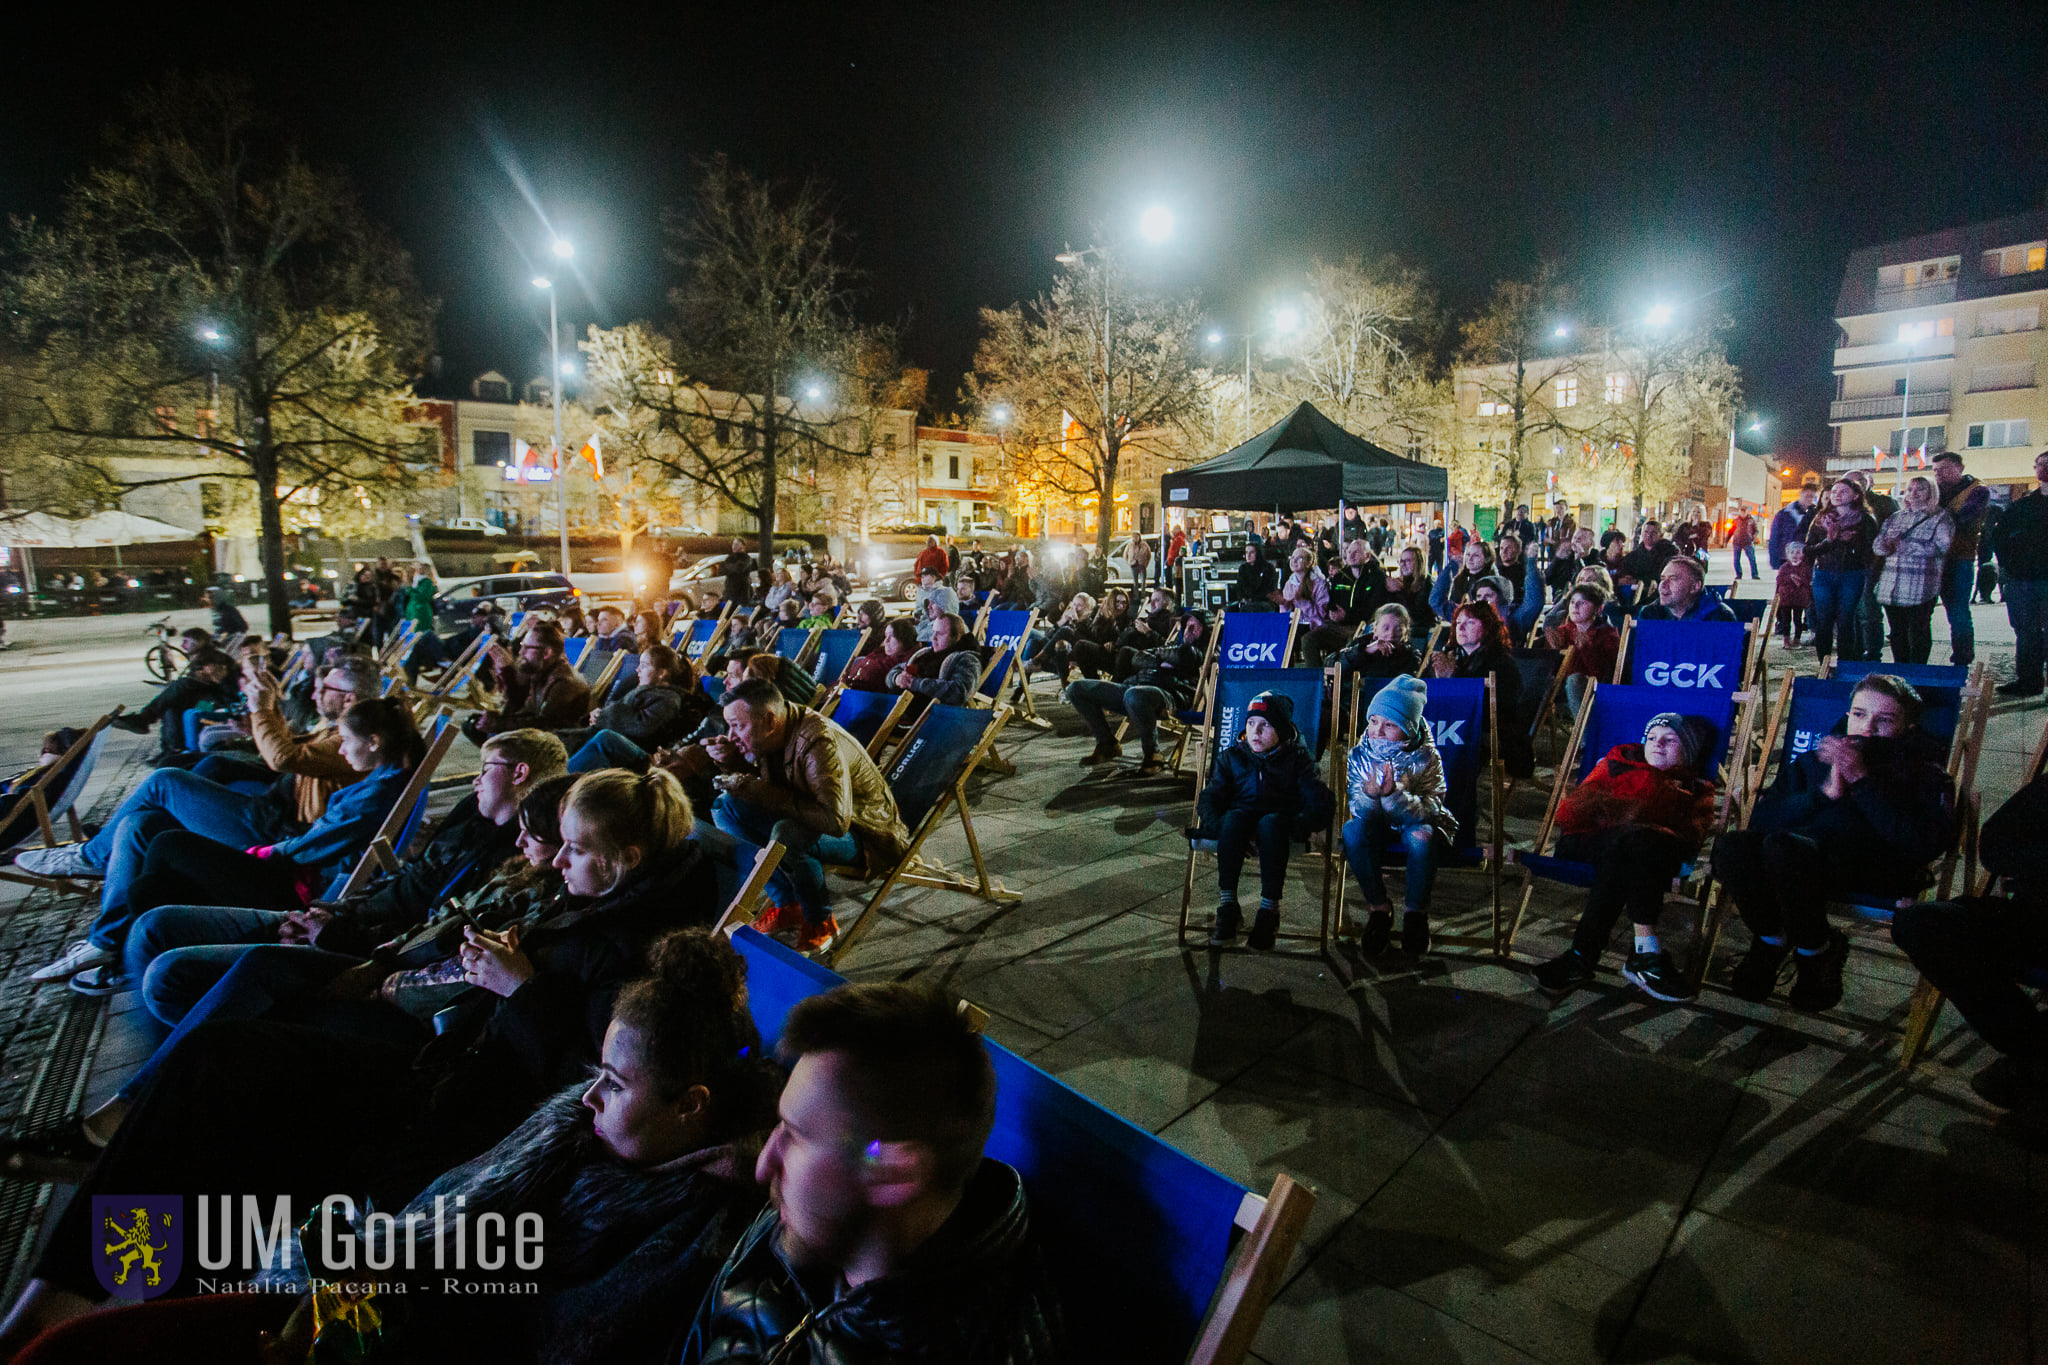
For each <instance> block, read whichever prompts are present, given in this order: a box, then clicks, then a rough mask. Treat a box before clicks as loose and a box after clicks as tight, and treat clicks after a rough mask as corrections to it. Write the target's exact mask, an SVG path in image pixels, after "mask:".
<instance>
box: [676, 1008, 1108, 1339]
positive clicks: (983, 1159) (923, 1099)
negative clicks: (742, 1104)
mask: <svg viewBox="0 0 2048 1365" xmlns="http://www.w3.org/2000/svg"><path fill="white" fill-rule="evenodd" d="M777 1050H778V1054H779V1055H780V1057H781V1058H782V1060H783V1061H784V1062H786V1063H787V1064H789V1066H790V1067H791V1071H790V1077H789V1082H788V1084H787V1085H785V1086H784V1087H783V1091H782V1097H781V1101H780V1112H781V1120H782V1121H781V1122H780V1123H779V1124H778V1125H777V1126H776V1127H775V1129H774V1131H773V1132H771V1133H770V1134H769V1135H768V1141H767V1144H766V1145H765V1146H764V1147H763V1148H762V1149H761V1155H760V1157H759V1159H758V1160H757V1161H756V1162H755V1163H754V1178H755V1180H756V1181H757V1182H759V1183H760V1184H761V1185H763V1186H765V1187H766V1188H767V1190H768V1199H769V1207H768V1208H767V1209H765V1210H763V1211H762V1213H761V1216H760V1217H759V1218H757V1219H755V1220H754V1225H753V1226H752V1227H750V1228H749V1229H747V1232H746V1235H745V1236H743V1237H741V1238H740V1242H739V1245H738V1246H737V1247H735V1248H734V1249H733V1252H732V1254H731V1255H730V1256H729V1257H727V1258H726V1262H725V1265H724V1266H723V1268H721V1269H720V1270H719V1272H718V1276H717V1278H716V1279H715V1280H713V1281H712V1285H711V1290H710V1292H709V1293H708V1294H706V1295H705V1297H704V1301H703V1304H702V1305H701V1306H700V1307H699V1309H698V1311H697V1318H696V1321H695V1322H694V1323H693V1324H692V1326H691V1329H690V1334H689V1337H688V1339H687V1340H686V1341H685V1342H684V1345H683V1354H682V1362H683V1365H740V1363H741V1362H746V1363H747V1365H755V1363H756V1362H766V1361H768V1360H770V1359H771V1358H772V1359H774V1360H776V1361H778V1362H781V1365H823V1363H824V1362H828V1361H829V1362H854V1361H874V1362H881V1361H885V1360H899V1361H909V1360H928V1361H945V1362H947V1365H1023V1363H1024V1362H1050V1361H1055V1360H1064V1359H1067V1358H1068V1352H1067V1350H1066V1345H1065V1342H1064V1341H1063V1340H1062V1336H1063V1333H1062V1329H1061V1327H1060V1314H1059V1308H1058V1305H1057V1302H1056V1300H1055V1299H1054V1296H1053V1291H1052V1287H1051V1284H1050V1282H1049V1280H1048V1278H1047V1276H1046V1273H1045V1269H1044V1264H1043V1261H1042V1260H1041V1258H1040V1256H1039V1253H1038V1249H1037V1247H1036V1246H1035V1244H1034V1243H1033V1241H1032V1238H1031V1233H1030V1220H1029V1211H1028V1205H1027V1201H1026V1199H1025V1194H1024V1182H1023V1180H1022V1179H1021V1178H1020V1177H1019V1176H1018V1174H1017V1172H1016V1171H1015V1170H1013V1169H1012V1168H1010V1167H1009V1166H1007V1165H1005V1164H1004V1163H1002V1162H1000V1161H997V1160H994V1159H993V1158H990V1157H987V1156H984V1155H983V1154H982V1149H983V1148H984V1147H985V1146H986V1145H987V1143H988V1136H989V1132H990V1130H991V1129H992V1128H993V1127H994V1126H995V1103H996V1076H995V1069H994V1066H993V1064H992V1063H991V1062H990V1060H989V1056H988V1050H987V1048H986V1047H985V1046H984V1045H983V1044H982V1041H981V1039H980V1037H979V1036H978V1035H976V1034H975V1032H974V1030H973V1028H972V1026H971V1025H970V1024H969V1023H968V1022H967V1021H966V1020H965V1019H964V1018H962V1016H961V1014H960V1010H959V1006H958V1003H957V1002H956V1001H954V1000H953V999H951V998H950V997H948V996H946V995H944V994H942V993H941V992H939V991H938V990H937V989H936V988H934V987H931V986H928V985H923V984H912V983H898V982H876V983H868V984H862V985H856V986H841V987H839V988H838V989H836V990H832V991H827V992H825V993H824V994H822V995H813V996H810V997H808V998H807V999H804V1000H800V1001H798V1002H797V1004H796V1006H795V1007H794V1008H793V1009H791V1010H790V1012H789V1019H788V1021H787V1022H786V1023H785V1024H784V1025H783V1030H782V1037H781V1039H780V1040H779V1041H778V1043H777Z"/></svg>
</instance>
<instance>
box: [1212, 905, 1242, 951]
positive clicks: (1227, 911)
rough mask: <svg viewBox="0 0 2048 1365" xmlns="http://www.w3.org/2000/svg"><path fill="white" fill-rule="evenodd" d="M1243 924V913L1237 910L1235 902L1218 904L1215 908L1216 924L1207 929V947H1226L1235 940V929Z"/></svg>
mask: <svg viewBox="0 0 2048 1365" xmlns="http://www.w3.org/2000/svg"><path fill="white" fill-rule="evenodd" d="M1243 923H1244V911H1242V910H1240V909H1238V907H1237V902H1236V901H1234V900H1227V901H1224V902H1222V903H1221V904H1219V905H1218V906H1217V907H1216V922H1215V923H1214V924H1213V925H1211V926H1210V928H1209V946H1210V947H1211V948H1222V947H1227V946H1228V945H1229V944H1230V943H1231V942H1233V941H1234V940H1235V939H1236V938H1237V927H1238V926H1239V925H1240V924H1243Z"/></svg>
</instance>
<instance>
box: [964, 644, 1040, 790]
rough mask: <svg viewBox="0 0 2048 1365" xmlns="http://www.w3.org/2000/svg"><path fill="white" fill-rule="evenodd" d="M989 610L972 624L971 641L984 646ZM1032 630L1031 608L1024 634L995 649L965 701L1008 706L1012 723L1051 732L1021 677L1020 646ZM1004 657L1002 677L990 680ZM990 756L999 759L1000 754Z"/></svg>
mask: <svg viewBox="0 0 2048 1365" xmlns="http://www.w3.org/2000/svg"><path fill="white" fill-rule="evenodd" d="M993 610H994V608H993V604H991V605H990V606H988V607H984V608H983V609H982V612H981V619H980V620H979V621H977V622H975V627H974V638H975V639H977V640H980V641H982V642H983V643H984V644H986V643H987V641H988V618H989V617H990V615H992V614H993ZM1036 629H1038V608H1036V607H1033V608H1031V610H1030V612H1029V614H1028V615H1027V616H1026V617H1025V618H1024V633H1023V634H1022V635H1021V636H1019V637H1018V639H1017V643H1016V644H1014V645H1005V646H1003V648H1002V649H999V650H997V651H996V654H995V657H994V658H992V659H990V660H989V661H988V665H987V667H985V668H983V669H982V671H981V680H980V681H979V682H977V683H976V684H975V685H974V695H973V696H971V697H969V698H968V699H967V704H968V705H969V706H978V707H984V708H986V707H990V706H1001V705H1005V704H1007V705H1008V706H1009V707H1010V713H1011V714H1010V718H1011V719H1012V720H1014V721H1019V722H1022V723H1023V724H1025V725H1029V726H1030V727H1031V728H1032V729H1034V730H1050V729H1052V722H1051V721H1049V720H1047V719H1046V718H1045V717H1043V716H1041V715H1039V714H1038V707H1037V706H1036V705H1034V704H1033V703H1032V700H1031V679H1030V678H1028V677H1026V676H1025V674H1024V646H1025V645H1027V644H1029V643H1030V642H1031V632H1032V631H1034V630H1036ZM1004 654H1008V655H1009V656H1010V661H1009V666H1008V667H1005V668H1003V669H1002V674H1003V675H1002V676H1001V677H1000V678H998V677H994V676H993V675H994V673H995V672H996V670H997V669H998V667H1001V666H1002V663H1003V655H1004ZM1013 686H1014V691H1013V692H1012V695H1011V696H1010V697H1008V698H1005V697H1004V696H1003V693H1004V692H1006V691H1012V688H1013ZM991 756H992V757H1000V755H991ZM1003 763H1004V764H1005V765H1008V763H1009V761H1008V760H1007V759H1004V760H1003ZM1011 771H1012V772H1013V773H1014V772H1015V768H1014V766H1013V765H1011Z"/></svg>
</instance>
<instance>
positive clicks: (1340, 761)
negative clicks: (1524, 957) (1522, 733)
mask: <svg viewBox="0 0 2048 1365" xmlns="http://www.w3.org/2000/svg"><path fill="white" fill-rule="evenodd" d="M1386 683H1387V680H1385V679H1379V678H1356V677H1355V678H1353V679H1352V680H1351V690H1350V695H1349V697H1348V699H1347V701H1346V704H1345V705H1344V706H1343V708H1342V709H1341V712H1340V718H1339V721H1338V723H1337V725H1336V735H1335V737H1334V739H1333V742H1332V743H1331V745H1330V767H1329V777H1328V781H1329V783H1330V790H1332V791H1333V792H1335V793H1336V795H1337V813H1336V817H1335V819H1334V821H1333V822H1332V832H1331V836H1330V838H1329V840H1328V841H1327V843H1326V846H1325V848H1324V850H1323V900H1324V903H1325V905H1326V906H1327V905H1328V904H1329V903H1330V901H1331V895H1330V892H1331V888H1332V887H1333V886H1334V887H1335V889H1336V897H1335V911H1334V918H1333V919H1332V923H1333V924H1335V925H1339V926H1341V925H1342V924H1343V920H1344V898H1345V896H1347V895H1348V894H1349V893H1350V889H1351V877H1350V869H1349V868H1348V867H1347V866H1346V865H1345V861H1344V849H1343V843H1342V840H1341V839H1340V838H1339V837H1338V833H1337V832H1338V831H1341V830H1342V829H1343V828H1344V824H1345V822H1346V821H1347V820H1349V819H1350V818H1351V790H1350V780H1349V778H1350V774H1349V767H1350V762H1351V749H1352V747H1353V746H1354V745H1356V744H1357V743H1358V735H1359V731H1360V730H1361V729H1362V728H1363V726H1364V721H1365V712H1366V708H1367V707H1368V706H1370V705H1371V703H1372V698H1373V696H1374V695H1375V694H1377V692H1378V690H1379V689H1380V688H1381V687H1384V686H1386ZM1422 685H1423V687H1424V689H1425V691H1424V694H1423V701H1422V718H1423V720H1424V721H1426V722H1427V723H1428V725H1429V731H1430V738H1431V740H1432V741H1433V742H1434V743H1435V744H1436V750H1437V756H1438V757H1439V758H1440V759H1442V761H1443V766H1444V789H1445V795H1446V796H1447V797H1448V798H1449V800H1448V801H1447V802H1446V803H1445V804H1447V805H1448V806H1449V807H1450V808H1451V815H1452V817H1453V818H1454V819H1455V820H1456V821H1457V823H1458V832H1457V835H1456V837H1455V838H1454V839H1453V840H1452V841H1451V847H1450V848H1448V849H1442V848H1440V849H1439V850H1438V854H1437V869H1438V871H1439V872H1448V871H1461V870H1462V871H1473V872H1479V873H1482V874H1484V875H1485V877H1486V879H1487V884H1488V892H1489V895H1490V898H1491V905H1492V922H1491V925H1490V926H1489V928H1488V931H1487V932H1486V933H1485V934H1483V935H1482V934H1443V933H1439V932H1436V931H1434V930H1432V932H1431V935H1430V943H1431V946H1432V947H1437V946H1443V947H1453V948H1483V949H1485V950H1486V951H1488V952H1491V953H1500V952H1504V951H1505V949H1504V948H1503V946H1502V937H1501V909H1500V873H1501V861H1502V859H1501V821H1500V816H1501V810H1502V808H1503V804H1504V802H1505V799H1506V798H1505V795H1504V787H1503V776H1502V774H1503V768H1502V766H1501V759H1500V745H1499V743H1498V742H1497V740H1498V727H1499V725H1500V722H1501V717H1500V716H1499V714H1498V711H1499V700H1498V694H1497V692H1496V691H1495V689H1494V687H1493V685H1492V680H1491V679H1489V678H1431V677H1424V678H1423V680H1422ZM1368 687H1370V688H1371V691H1368V690H1366V689H1367V688H1368ZM1482 797H1483V798H1485V802H1486V812H1487V813H1486V815H1485V817H1484V824H1483V825H1482V822H1481V816H1480V811H1479V807H1480V802H1481V798H1482ZM1406 864H1407V854H1406V852H1405V851H1404V850H1403V849H1402V848H1401V847H1400V845H1399V844H1398V843H1396V844H1394V845H1393V846H1392V847H1390V848H1388V849H1387V851H1386V854H1385V865H1386V866H1387V867H1390V868H1391V867H1403V866H1405V865H1406ZM1330 913H1331V912H1330V911H1329V910H1326V911H1325V914H1330Z"/></svg>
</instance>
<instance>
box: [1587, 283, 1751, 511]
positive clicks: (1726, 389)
mask: <svg viewBox="0 0 2048 1365" xmlns="http://www.w3.org/2000/svg"><path fill="white" fill-rule="evenodd" d="M1730 325H1731V324H1730V322H1729V321H1728V320H1727V319H1725V318H1721V319H1711V320H1706V321H1702V322H1698V323H1694V324H1692V325H1689V326H1680V325H1677V324H1666V325H1663V326H1658V325H1654V324H1651V323H1647V322H1646V323H1643V324H1641V325H1639V326H1634V327H1631V328H1628V329H1626V330H1620V329H1616V330H1613V331H1610V333H1609V336H1608V345H1607V348H1606V350H1605V352H1604V353H1602V354H1601V356H1600V357H1599V363H1600V365H1601V367H1602V370H1601V373H1600V375H1599V376H1598V379H1599V384H1600V392H1599V395H1598V397H1599V401H1598V402H1597V403H1596V404H1594V405H1593V406H1592V407H1591V408H1590V409H1589V411H1588V419H1589V420H1588V421H1587V423H1586V425H1585V426H1584V427H1583V428H1581V429H1580V434H1581V438H1582V440H1581V444H1580V450H1581V460H1582V463H1583V464H1584V465H1585V466H1586V467H1588V468H1589V469H1593V470H1597V471H1598V472H1599V474H1600V476H1601V479H1602V481H1603V482H1606V483H1608V485H1609V486H1611V487H1613V488H1615V489H1616V491H1617V492H1618V493H1620V494H1622V495H1625V496H1626V497H1628V498H1629V500H1630V502H1631V504H1632V506H1633V508H1634V514H1635V516H1636V518H1637V519H1640V518H1641V517H1642V514H1643V505H1644V503H1646V502H1650V503H1655V502H1662V501H1664V500H1665V499H1666V498H1668V497H1670V496H1671V495H1672V494H1673V493H1675V492H1676V491H1677V490H1678V489H1679V488H1680V487H1682V486H1683V485H1684V484H1685V482H1686V480H1687V478H1688V477H1689V476H1690V473H1691V469H1692V439H1693V436H1694V434H1695V433H1698V432H1713V431H1725V430H1726V429H1727V427H1728V423H1729V422H1730V421H1731V420H1732V419H1733V417H1734V414H1735V410H1736V408H1737V407H1739V406H1740V404H1741V402H1742V377H1741V375H1740V374H1739V373H1737V371H1736V369H1735V367H1734V366H1733V365H1732V364H1730V363H1729V361H1728V357H1727V354H1726V353H1725V352H1724V351H1723V350H1722V348H1721V340H1720V338H1721V334H1722V333H1723V332H1725V331H1726V330H1727V329H1728V327H1729V326H1730ZM1589 447H1590V448H1589Z"/></svg>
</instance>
